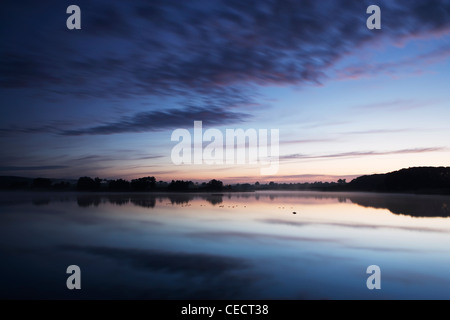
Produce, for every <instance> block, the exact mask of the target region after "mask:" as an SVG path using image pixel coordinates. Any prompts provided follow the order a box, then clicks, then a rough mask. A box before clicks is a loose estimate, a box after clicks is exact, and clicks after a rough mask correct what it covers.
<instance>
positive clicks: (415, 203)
mask: <svg viewBox="0 0 450 320" xmlns="http://www.w3.org/2000/svg"><path fill="white" fill-rule="evenodd" d="M21 195H22V196H21V197H19V198H17V199H15V198H14V197H13V198H12V199H11V198H9V197H7V196H6V197H0V206H2V205H3V206H4V205H15V204H23V203H24V202H26V201H31V203H32V204H33V205H36V206H43V205H48V204H49V203H50V202H52V201H56V202H67V201H71V199H73V198H74V197H75V198H76V201H77V204H78V206H80V207H82V208H86V207H90V206H99V205H100V204H101V203H106V202H108V203H111V204H114V205H118V206H122V205H127V204H128V203H132V204H134V205H136V206H140V207H144V208H154V207H155V206H156V202H157V201H159V202H160V203H164V201H166V200H169V202H170V203H171V204H172V205H188V204H189V203H190V202H191V201H193V200H195V199H201V200H205V201H207V202H208V203H210V204H211V205H218V204H221V203H222V202H223V201H224V198H226V199H228V200H230V199H232V198H233V199H246V200H249V201H250V200H251V201H260V200H261V201H266V200H267V199H269V200H270V201H277V200H281V201H283V199H314V200H326V199H327V200H330V199H331V200H336V201H338V202H339V203H346V202H348V201H349V202H351V203H355V204H358V205H360V206H363V207H368V208H376V209H387V210H389V211H390V212H392V213H394V214H399V215H408V216H411V217H450V197H449V196H435V195H408V194H381V193H357V192H353V193H339V192H336V193H327V192H323V193H317V192H256V193H252V192H249V193H234V194H233V193H227V194H183V193H178V194H170V193H169V194H151V193H147V194H129V193H128V194H115V193H110V194H70V195H67V194H59V195H58V194H56V195H55V194H53V195H52V196H51V197H50V196H48V195H45V194H44V195H39V194H36V193H28V194H25V195H23V194H21Z"/></svg>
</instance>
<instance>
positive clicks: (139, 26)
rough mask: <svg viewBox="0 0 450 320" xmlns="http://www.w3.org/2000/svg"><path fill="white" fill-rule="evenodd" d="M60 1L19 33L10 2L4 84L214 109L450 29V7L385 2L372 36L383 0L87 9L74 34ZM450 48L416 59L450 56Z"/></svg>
mask: <svg viewBox="0 0 450 320" xmlns="http://www.w3.org/2000/svg"><path fill="white" fill-rule="evenodd" d="M52 3H53V4H54V5H48V6H46V9H47V10H46V11H43V10H42V8H41V7H39V4H38V3H33V2H30V3H29V7H28V10H29V12H36V14H35V15H31V16H30V17H29V20H30V21H27V22H26V25H25V27H23V28H16V26H17V23H18V22H17V20H18V19H17V16H16V14H18V13H16V12H20V14H22V7H21V5H20V4H18V3H16V2H13V1H6V3H5V4H4V7H3V8H2V9H3V10H2V11H3V12H4V17H3V16H2V17H3V19H1V20H2V22H1V29H2V30H12V32H11V34H9V35H7V38H6V39H5V41H4V45H3V46H2V49H1V50H0V75H1V76H0V87H3V88H40V90H41V92H43V91H47V94H52V93H55V92H60V93H61V94H62V95H64V96H67V95H74V96H79V97H83V96H89V97H96V98H99V97H109V98H112V97H119V98H123V97H130V96H147V95H157V96H158V95H163V96H182V97H185V98H187V99H192V100H195V101H196V102H197V103H201V104H202V106H205V105H206V104H207V103H208V102H210V101H211V100H216V101H217V103H218V104H219V105H220V106H222V107H223V106H224V105H232V106H237V105H240V104H243V103H248V102H249V101H251V100H252V98H253V97H254V96H253V94H254V90H253V89H254V88H255V86H259V85H264V86H265V85H285V84H295V85H304V84H309V83H319V82H321V81H324V80H326V79H327V78H328V77H329V74H328V71H329V68H330V67H331V66H333V64H334V63H335V62H336V61H338V60H339V59H340V58H341V57H343V56H344V55H346V54H348V53H350V52H351V51H352V50H354V49H355V48H356V47H358V46H361V45H363V44H365V43H368V42H370V41H373V40H375V39H377V38H380V37H386V38H392V39H393V40H396V41H399V40H400V39H402V38H406V37H411V36H412V35H420V34H425V35H426V34H433V33H436V32H440V31H443V30H448V28H449V26H450V15H449V14H448V13H449V12H450V3H449V2H448V1H425V0H416V1H408V3H405V2H402V1H399V0H398V1H387V0H386V1H377V4H379V5H380V6H381V7H382V10H383V30H382V31H383V32H382V33H381V32H370V31H369V30H367V28H365V22H366V21H365V20H366V18H367V15H366V13H365V12H366V8H367V7H368V6H369V5H370V4H373V3H372V2H371V1H355V2H350V1H346V0H339V1H337V0H334V1H327V2H324V1H320V2H317V1H311V0H308V1H271V0H258V1H256V0H248V1H245V3H242V2H241V1H238V0H231V1H217V2H210V1H207V0H203V1H189V2H179V1H177V2H171V1H159V0H158V1H152V2H151V3H148V2H144V1H140V0H134V1H126V2H122V3H111V2H100V3H98V4H92V2H91V1H83V0H80V1H79V3H78V4H79V5H80V7H81V8H83V11H82V12H83V22H82V24H83V25H82V30H79V32H77V31H76V32H69V31H68V30H66V29H65V27H64V26H65V20H64V19H65V18H66V17H65V16H64V15H61V14H60V12H64V11H65V10H64V9H65V8H63V5H64V4H61V2H60V1H53V2H52ZM34 10H35V11H34ZM38 13H40V14H38ZM37 24H39V26H40V28H44V29H45V30H51V32H47V33H42V34H39V35H35V34H34V33H33V32H30V31H29V30H32V28H27V27H31V26H33V25H37ZM61 25H62V26H63V27H61ZM97 43H98V45H96V46H91V44H97ZM91 47H92V48H91ZM446 50H447V49H445V48H444V49H442V50H441V51H437V52H431V53H429V54H428V55H425V56H418V57H416V58H420V59H425V60H427V61H430V60H432V59H435V58H438V57H439V55H441V57H446V56H447V55H448V52H447V51H446ZM414 62H416V61H415V60H414V61H412V60H405V61H404V63H402V64H414ZM393 67H395V66H394V65H391V64H386V65H378V66H374V67H373V69H370V70H369V71H367V70H359V69H357V70H353V71H352V70H343V71H342V72H343V73H345V74H346V75H351V76H356V75H360V74H361V73H363V72H369V73H372V72H377V70H381V72H384V71H389V70H391V69H392V68H393ZM375 68H376V69H375ZM380 68H381V69H380ZM43 89H46V90H43ZM199 97H200V99H199ZM199 100H202V101H201V102H200V101H199Z"/></svg>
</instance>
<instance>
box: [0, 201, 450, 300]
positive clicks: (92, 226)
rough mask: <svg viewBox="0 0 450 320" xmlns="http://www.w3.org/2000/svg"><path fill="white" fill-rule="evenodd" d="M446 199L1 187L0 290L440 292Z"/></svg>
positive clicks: (185, 295) (320, 294)
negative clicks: (370, 279)
mask: <svg viewBox="0 0 450 320" xmlns="http://www.w3.org/2000/svg"><path fill="white" fill-rule="evenodd" d="M448 203H449V197H445V196H413V195H386V194H370V193H320V192H257V193H223V194H220V193H204V194H203V193H192V194H175V193H174V194H162V193H161V194H158V193H151V194H148V193H147V194H145V193H124V194H121V193H98V194H91V193H0V206H1V207H2V208H1V213H0V255H1V257H2V263H1V264H0V277H1V278H0V280H1V283H2V290H1V291H0V298H32V299H34V298H77V299H115V298H120V299H300V298H301V299H366V298H367V299H377V298H383V299H391V298H400V299H408V298H430V299H435V298H438V299H450V289H449V288H450V274H448V268H449V266H450V248H448V243H449V242H450V219H448V218H446V217H448V216H449V212H448V206H447V204H448ZM293 212H296V214H293ZM393 213H395V214H393ZM417 217H421V218H420V219H419V218H417ZM429 217H433V218H432V219H430V218H429ZM71 264H77V265H79V266H80V268H81V270H82V272H83V278H82V279H83V280H82V283H83V284H82V286H83V289H82V290H81V291H80V292H77V293H74V292H69V291H68V290H67V289H66V287H65V281H66V274H65V268H66V267H67V266H68V265H71ZM371 264H377V265H379V266H380V268H381V269H382V275H383V278H382V279H383V280H382V281H383V282H382V288H383V289H382V290H381V291H378V292H375V291H370V290H368V289H367V288H366V286H365V281H366V279H367V278H366V277H367V276H366V273H365V271H366V268H367V266H369V265H371Z"/></svg>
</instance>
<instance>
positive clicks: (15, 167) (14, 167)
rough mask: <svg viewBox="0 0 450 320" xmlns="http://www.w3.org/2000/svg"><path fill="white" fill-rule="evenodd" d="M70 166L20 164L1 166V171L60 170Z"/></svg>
mask: <svg viewBox="0 0 450 320" xmlns="http://www.w3.org/2000/svg"><path fill="white" fill-rule="evenodd" d="M67 168H69V167H68V166H31V167H19V166H1V167H0V171H39V170H58V169H67Z"/></svg>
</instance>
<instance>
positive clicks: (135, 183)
mask: <svg viewBox="0 0 450 320" xmlns="http://www.w3.org/2000/svg"><path fill="white" fill-rule="evenodd" d="M155 185H156V179H155V177H144V178H139V179H133V180H131V189H133V191H151V190H154V189H155Z"/></svg>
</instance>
